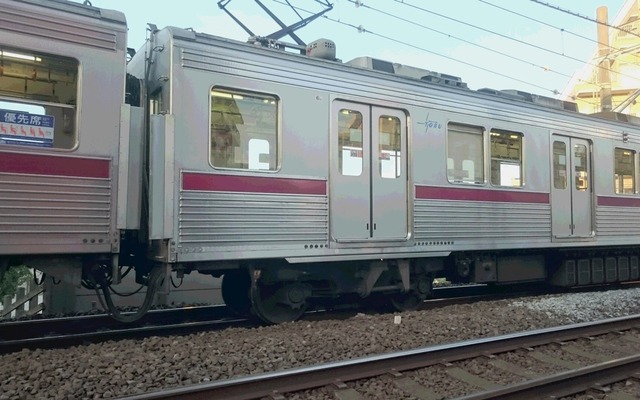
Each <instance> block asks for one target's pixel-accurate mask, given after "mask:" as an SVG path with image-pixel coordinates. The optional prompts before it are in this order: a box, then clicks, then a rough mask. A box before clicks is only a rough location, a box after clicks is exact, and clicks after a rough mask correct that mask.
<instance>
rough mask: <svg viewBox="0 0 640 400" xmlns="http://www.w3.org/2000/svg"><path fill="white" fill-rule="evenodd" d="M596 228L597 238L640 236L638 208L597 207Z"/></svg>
mask: <svg viewBox="0 0 640 400" xmlns="http://www.w3.org/2000/svg"><path fill="white" fill-rule="evenodd" d="M596 226H597V231H596V236H599V237H603V236H622V237H625V238H629V237H630V236H634V235H640V208H638V207H606V206H598V207H597V208H596Z"/></svg>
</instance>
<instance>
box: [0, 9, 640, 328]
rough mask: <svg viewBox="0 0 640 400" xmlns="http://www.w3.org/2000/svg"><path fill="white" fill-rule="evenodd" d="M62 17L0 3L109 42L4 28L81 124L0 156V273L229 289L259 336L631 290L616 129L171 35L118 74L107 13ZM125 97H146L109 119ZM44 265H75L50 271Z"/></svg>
mask: <svg viewBox="0 0 640 400" xmlns="http://www.w3.org/2000/svg"><path fill="white" fill-rule="evenodd" d="M36 3H37V4H39V5H38V6H37V7H36V6H35V4H36ZM49 3H51V5H49ZM69 4H71V3H67V2H35V1H15V0H14V1H9V0H4V1H0V7H3V8H10V9H12V8H14V7H15V9H20V8H21V7H24V8H25V9H29V11H33V12H36V11H37V12H39V13H44V12H47V13H51V14H52V15H53V16H58V14H60V19H61V20H65V18H66V19H69V18H70V17H68V15H72V14H73V15H76V17H77V18H78V19H82V21H84V22H85V23H86V19H87V18H93V19H95V20H96V25H95V26H94V27H93V29H92V30H91V33H90V34H89V33H85V36H83V37H86V36H91V35H96V34H97V32H99V33H100V34H102V35H106V36H107V37H108V38H110V40H108V42H109V43H111V47H109V48H96V46H95V45H93V44H91V45H88V44H87V43H73V44H67V40H68V39H67V38H61V37H57V36H51V35H50V36H48V37H49V38H48V39H47V40H46V41H45V40H42V39H41V36H38V35H39V34H37V33H33V32H32V31H31V30H28V29H27V30H23V31H20V30H17V29H14V28H6V27H5V25H3V27H0V29H2V30H3V39H2V41H3V43H0V46H2V49H3V51H4V46H7V48H8V49H10V51H21V52H24V53H25V54H29V55H30V56H32V57H35V58H44V56H45V55H47V56H48V55H49V54H51V55H52V57H53V55H55V56H60V57H64V59H65V60H66V59H70V60H75V62H76V66H77V75H76V79H77V83H76V85H77V87H76V90H77V93H78V95H77V96H76V97H73V96H69V97H68V98H65V99H64V101H62V100H60V101H59V102H60V103H64V104H67V103H72V104H73V107H72V109H73V110H75V114H74V115H75V121H76V124H77V128H76V131H75V132H76V133H75V135H76V136H75V137H76V142H75V144H74V145H73V146H67V147H65V148H59V146H57V145H56V140H57V136H56V139H54V141H53V145H48V146H41V147H32V146H27V145H26V144H25V143H22V142H20V141H18V142H15V143H14V142H4V143H2V144H0V153H1V154H0V156H1V159H0V167H1V168H0V174H1V176H2V178H3V179H2V182H0V191H1V192H2V197H1V198H0V205H2V206H3V207H2V210H3V211H0V256H1V257H2V259H3V260H4V262H5V265H7V264H8V263H9V262H8V261H7V260H10V259H11V257H17V258H19V259H26V260H30V261H31V263H36V264H37V265H38V266H40V267H42V268H47V267H48V268H49V269H50V270H51V272H52V273H54V275H56V274H57V275H59V276H62V277H64V275H65V274H67V275H68V274H69V271H73V273H74V274H75V275H74V276H81V277H82V278H83V279H87V275H89V274H91V273H92V271H93V272H95V270H96V267H95V264H100V265H102V264H106V265H108V266H111V268H106V269H105V268H102V269H101V271H103V272H101V273H104V271H106V273H107V274H113V275H112V276H109V281H110V282H117V267H118V265H130V266H134V267H135V268H136V270H137V273H139V275H140V280H141V281H144V279H145V278H144V277H145V274H148V273H149V271H151V270H164V271H166V270H167V269H173V270H177V271H179V272H181V273H190V272H192V271H199V272H201V273H204V274H211V275H214V276H221V275H224V279H223V288H222V290H223V296H224V297H225V301H226V302H227V303H228V304H229V305H230V306H232V307H233V308H234V309H236V310H237V311H238V312H240V313H249V312H253V313H254V314H257V315H258V316H259V317H261V318H262V319H264V320H265V321H267V322H281V321H286V320H290V319H295V318H297V317H298V316H300V315H301V314H302V312H303V311H304V309H305V308H306V306H307V304H308V301H310V300H313V299H315V300H318V299H324V300H326V299H335V298H337V297H340V296H342V295H344V294H349V293H354V294H356V295H358V296H361V297H366V296H369V295H370V294H372V293H380V294H383V295H384V296H387V297H388V298H389V299H390V300H391V302H392V304H393V305H394V306H396V307H397V308H399V309H407V308H411V307H414V306H415V305H416V304H418V303H419V302H420V301H421V300H422V299H424V298H425V297H426V296H427V295H429V293H430V291H431V282H432V281H433V278H434V277H438V276H447V277H449V278H450V279H451V280H460V281H476V282H488V283H510V282H523V281H548V282H551V283H554V284H559V285H564V286H572V285H578V284H592V283H602V282H614V281H619V280H629V279H637V278H638V256H639V254H640V251H639V249H638V243H639V242H640V227H639V225H638V221H639V220H640V193H639V191H638V182H637V180H638V175H639V173H638V171H639V164H638V162H639V161H638V152H639V151H640V127H639V126H638V125H635V124H631V123H628V122H624V121H617V120H615V119H619V118H621V117H620V116H619V115H614V114H611V115H605V116H607V117H610V118H614V119H604V118H596V117H594V116H586V115H582V114H578V113H577V112H575V110H574V111H570V110H568V109H570V108H571V107H572V105H571V104H569V103H566V102H561V101H557V100H555V99H549V98H545V97H541V96H535V95H530V94H527V93H521V92H504V91H503V92H500V91H494V92H493V93H491V91H489V90H483V91H472V90H469V89H467V88H466V86H465V85H464V84H463V83H461V82H460V81H459V80H457V79H455V78H453V77H449V76H447V75H443V74H437V73H430V72H429V71H425V70H421V69H418V68H412V67H407V66H402V65H398V64H392V63H389V62H385V61H381V60H374V59H367V58H363V59H358V60H354V61H352V62H349V63H342V62H339V61H336V60H334V59H318V58H314V57H309V56H306V55H299V54H292V53H290V52H286V51H282V50H279V49H274V48H263V47H258V46H255V45H253V44H247V43H241V42H237V41H232V40H227V39H224V38H220V37H214V36H210V35H205V34H200V33H196V32H193V31H191V30H184V29H179V28H174V27H169V28H165V29H163V30H155V29H153V30H152V31H151V36H150V40H149V41H148V42H147V43H146V44H145V46H144V47H143V48H142V49H141V50H139V51H138V52H137V54H136V55H135V56H133V58H132V59H131V61H130V62H129V63H128V67H127V71H128V74H129V79H127V77H126V76H125V72H124V63H125V60H126V54H125V52H126V48H125V47H124V44H123V42H122V41H123V40H124V38H125V29H126V28H125V25H124V23H123V21H124V20H123V19H122V16H118V14H113V13H108V17H105V15H104V14H100V13H99V12H98V14H96V15H91V16H88V15H85V14H86V12H85V11H86V10H93V11H91V12H93V13H94V14H95V12H96V11H95V9H94V8H91V7H81V6H79V5H74V6H73V7H76V6H77V7H79V8H81V9H82V10H85V11H83V12H82V13H76V12H74V11H73V10H67V9H65V10H63V8H64V7H72V6H70V5H69ZM47 5H49V6H47ZM63 5H64V6H63ZM14 14H16V12H14ZM49 19H51V18H49ZM56 21H57V20H56ZM92 21H93V20H92ZM58 23H59V22H58ZM52 24H54V25H55V24H56V22H52ZM80 25H81V24H80ZM4 31H7V35H6V38H5V36H4V33H5V32H4ZM77 36H79V35H75V37H77ZM25 38H27V39H25ZM25 40H26V41H25ZM52 44H55V46H52ZM107 47H108V46H107ZM52 49H55V50H52ZM330 58H331V57H330ZM4 59H6V58H3V60H4ZM30 65H31V64H30ZM133 77H135V79H133ZM2 79H4V77H0V82H2ZM20 79H23V80H25V81H27V82H28V81H29V79H30V78H29V77H28V76H25V77H22V78H20ZM135 81H138V82H140V87H141V97H140V98H141V100H140V102H139V103H138V104H131V105H127V104H124V103H125V101H124V87H125V83H135ZM3 89H4V86H3ZM134 89H135V85H132V86H131V87H130V90H129V92H134V91H135V90H134ZM27 94H31V93H27ZM38 94H39V93H38ZM16 96H17V95H15V94H8V95H7V96H5V95H4V93H3V96H2V99H1V100H3V101H5V100H6V101H15V97H16ZM17 97H19V98H20V99H22V100H19V101H18V102H19V103H29V104H31V103H33V102H32V101H31V100H30V97H28V96H23V97H20V96H17ZM27 99H29V100H28V101H27ZM47 101H49V100H47ZM129 102H130V103H136V102H135V101H129ZM3 104H4V103H3ZM46 106H47V105H45V110H46V111H45V113H44V115H46V116H49V114H50V112H49V111H48V109H47V108H46ZM65 107H66V106H65ZM0 108H5V107H0ZM69 108H71V107H69ZM142 109H144V110H145V111H146V112H145V113H144V114H145V116H144V117H142V112H141V110H142ZM3 112H5V111H3ZM52 117H53V116H52ZM622 117H624V116H622ZM629 118H630V117H629ZM55 120H56V121H59V120H60V118H55ZM5 122H6V119H5ZM56 134H57V131H56ZM21 140H22V139H21ZM32 162H33V163H37V164H38V165H39V167H29V165H31V164H30V163H32ZM74 165H75V167H74V171H75V172H73V173H70V172H69V168H70V166H74ZM96 174H97V175H96ZM94 175H96V176H94ZM74 191H76V192H74ZM40 196H45V197H43V198H39V197H40ZM21 199H26V200H25V202H22V201H21ZM83 199H84V203H83V201H82V200H83ZM24 204H27V205H24ZM30 204H31V205H30ZM57 204H62V205H63V206H61V207H60V208H55V207H53V205H57ZM25 207H28V208H25ZM35 210H38V211H35ZM26 226H33V228H29V229H26V228H25V227H26ZM89 232H90V233H89ZM86 253H89V254H92V255H93V257H80V258H78V257H77V255H78V254H86ZM50 254H56V257H58V258H59V259H60V260H80V261H79V264H78V262H76V264H74V265H73V266H71V267H67V268H64V267H62V266H61V265H62V263H61V262H57V263H56V265H57V266H58V267H57V268H58V270H59V271H58V270H52V269H51V267H50V266H48V265H47V262H48V261H47V260H48V257H49V256H48V255H50ZM72 275H73V274H72ZM146 279H148V276H147V278H146ZM148 282H149V281H148V280H147V283H148ZM105 294H106V293H105Z"/></svg>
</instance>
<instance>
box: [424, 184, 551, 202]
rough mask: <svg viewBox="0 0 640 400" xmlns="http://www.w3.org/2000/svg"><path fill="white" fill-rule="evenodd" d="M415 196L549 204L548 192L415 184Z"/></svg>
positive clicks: (438, 198) (431, 198) (437, 198)
mask: <svg viewBox="0 0 640 400" xmlns="http://www.w3.org/2000/svg"><path fill="white" fill-rule="evenodd" d="M416 198H417V199H429V200H466V201H494V202H504V203H540V204H549V194H548V193H533V192H521V191H517V192H516V191H507V190H499V189H471V188H469V189H464V188H444V187H434V186H416Z"/></svg>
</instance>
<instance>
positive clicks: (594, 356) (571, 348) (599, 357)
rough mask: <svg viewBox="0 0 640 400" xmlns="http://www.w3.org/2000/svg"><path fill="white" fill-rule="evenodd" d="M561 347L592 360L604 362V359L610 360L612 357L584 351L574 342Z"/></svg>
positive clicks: (563, 349)
mask: <svg viewBox="0 0 640 400" xmlns="http://www.w3.org/2000/svg"><path fill="white" fill-rule="evenodd" d="M561 349H562V351H566V352H567V353H571V354H575V355H576V356H580V357H583V358H586V359H588V360H592V361H600V362H604V361H609V360H610V359H611V357H607V356H603V355H601V354H594V353H590V352H588V351H584V350H582V349H580V348H578V347H577V346H574V345H572V344H568V345H565V346H562V347H561Z"/></svg>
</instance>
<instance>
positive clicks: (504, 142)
mask: <svg viewBox="0 0 640 400" xmlns="http://www.w3.org/2000/svg"><path fill="white" fill-rule="evenodd" d="M490 137H491V140H490V142H491V183H492V184H493V185H496V186H511V187H520V186H522V133H518V132H510V131H503V130H500V129H492V130H491V134H490Z"/></svg>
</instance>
